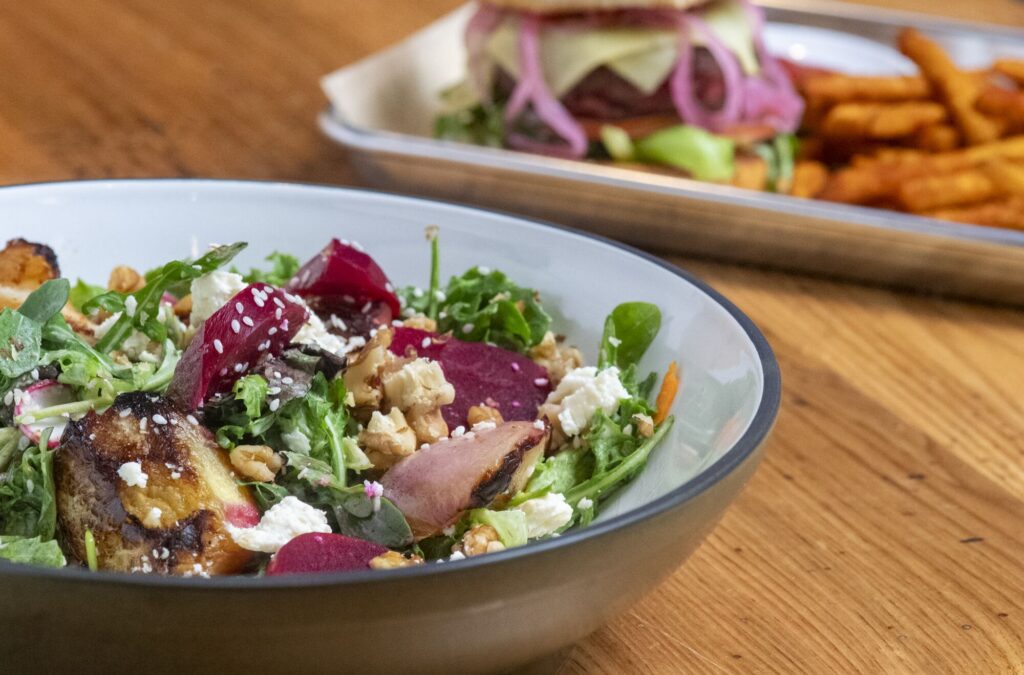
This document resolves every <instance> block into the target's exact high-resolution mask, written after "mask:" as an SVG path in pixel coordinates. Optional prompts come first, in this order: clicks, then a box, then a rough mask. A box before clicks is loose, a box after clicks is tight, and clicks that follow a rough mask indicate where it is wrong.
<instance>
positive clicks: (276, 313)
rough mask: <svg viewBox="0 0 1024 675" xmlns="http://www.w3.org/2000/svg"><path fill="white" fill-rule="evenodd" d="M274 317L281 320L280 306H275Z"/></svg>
mask: <svg viewBox="0 0 1024 675" xmlns="http://www.w3.org/2000/svg"><path fill="white" fill-rule="evenodd" d="M275 299H276V298H275ZM274 319H276V320H277V321H280V320H281V309H280V308H277V309H275V310H274Z"/></svg>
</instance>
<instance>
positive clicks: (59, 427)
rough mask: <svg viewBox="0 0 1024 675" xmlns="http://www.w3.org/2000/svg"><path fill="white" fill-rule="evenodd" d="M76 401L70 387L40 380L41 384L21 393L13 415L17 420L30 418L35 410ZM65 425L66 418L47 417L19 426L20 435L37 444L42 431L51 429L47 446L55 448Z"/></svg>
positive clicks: (58, 443) (52, 381)
mask: <svg viewBox="0 0 1024 675" xmlns="http://www.w3.org/2000/svg"><path fill="white" fill-rule="evenodd" d="M77 400H78V399H76V398H75V393H74V392H73V391H72V390H71V387H68V386H65V385H63V384H61V383H60V382H57V381H56V380H42V381H41V382H36V383H35V384H33V385H32V386H31V387H29V388H28V389H26V390H25V391H24V392H23V393H22V395H21V398H20V399H19V400H18V403H17V405H15V406H14V414H15V416H16V417H19V418H20V417H23V416H25V415H29V416H31V415H32V413H33V412H34V411H36V410H42V409H44V408H51V407H53V406H55V405H63V404H65V403H74V402H75V401H77ZM67 423H68V418H67V417H47V418H45V419H41V420H34V421H32V422H30V423H29V422H26V423H24V424H21V425H20V428H21V433H23V434H25V436H26V437H27V438H28V439H29V440H30V441H32V442H33V443H38V442H39V440H40V439H41V438H42V434H43V431H44V430H45V429H48V428H50V427H53V433H51V434H50V441H49V443H48V445H49V447H51V448H56V447H57V446H58V445H60V438H61V436H63V435H64V427H65V426H66V425H67Z"/></svg>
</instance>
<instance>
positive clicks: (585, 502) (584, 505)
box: [576, 497, 594, 510]
mask: <svg viewBox="0 0 1024 675" xmlns="http://www.w3.org/2000/svg"><path fill="white" fill-rule="evenodd" d="M593 505H594V500H593V499H591V498H590V497H584V498H583V499H581V500H579V501H578V502H576V506H577V507H579V508H581V509H584V510H586V509H589V508H590V507H592V506H593Z"/></svg>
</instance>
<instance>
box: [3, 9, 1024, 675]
mask: <svg viewBox="0 0 1024 675" xmlns="http://www.w3.org/2000/svg"><path fill="white" fill-rule="evenodd" d="M873 1H874V2H876V3H877V4H888V5H893V6H899V7H902V8H908V9H909V8H920V9H922V10H926V11H927V10H929V9H930V11H947V12H949V13H950V14H954V15H956V16H959V17H961V18H970V19H989V20H992V21H996V22H1001V23H1005V24H1016V25H1024V5H1022V4H1019V3H1014V2H1011V1H1010V0H973V1H972V2H970V3H943V4H941V5H934V4H932V3H928V2H927V1H926V0H898V1H895V2H886V1H885V0H873ZM458 3H459V0H390V1H389V2H387V3H380V2H365V1H363V2H357V1H355V0H346V1H339V0H290V1H282V0H259V1H255V0H221V1H220V2H207V1H206V0H176V1H175V2H171V3H163V2H155V1H153V0H149V1H143V0H75V1H72V0H33V2H15V1H14V0H9V1H7V2H2V3H0V183H22V182H28V181H39V180H53V179H68V178H99V177H112V176H118V177H127V176H134V177H141V176H213V177H240V178H262V179H266V178H270V179H285V180H300V181H313V182H328V183H351V182H354V177H353V175H352V174H351V173H350V171H349V170H348V169H347V168H346V165H345V162H344V158H343V155H342V153H341V151H339V150H338V149H336V148H335V147H334V146H333V145H332V144H330V143H328V142H327V141H325V140H324V139H323V138H322V137H321V136H320V134H319V133H318V132H317V130H316V128H315V126H314V116H315V114H316V112H317V111H318V110H319V109H320V107H321V106H322V105H323V104H324V100H323V97H322V95H321V93H320V91H319V89H318V86H317V80H318V78H319V76H321V75H323V74H324V73H326V72H328V71H330V70H332V69H334V68H335V67H338V66H340V65H342V64H344V63H346V62H349V61H351V60H353V59H355V58H357V57H359V56H361V55H364V54H368V53H370V52H372V51H374V50H376V49H378V48H380V47H382V46H384V45H386V44H388V43H390V42H393V41H395V40H398V39H400V38H401V37H402V36H404V35H406V34H408V33H409V32H411V31H413V30H414V29H416V28H417V27H419V26H421V25H424V24H426V23H428V22H429V21H430V20H432V19H433V18H435V17H437V16H439V15H440V14H441V13H443V12H445V11H447V10H449V9H452V8H453V7H455V6H456V5H457V4H458ZM26 234H28V233H26ZM676 262H678V263H679V264H680V265H683V266H685V267H687V268H689V269H691V270H694V271H695V272H697V273H698V274H699V275H701V276H703V277H704V278H706V279H707V280H709V281H710V282H711V283H713V284H714V285H715V286H717V287H718V288H719V289H721V290H722V291H723V292H725V294H726V295H728V296H729V297H730V298H732V299H733V300H734V301H735V302H736V303H737V304H738V305H739V306H740V307H741V308H742V309H743V310H745V311H746V312H747V313H748V314H750V315H751V316H752V317H753V319H754V320H755V321H756V322H757V323H758V325H759V326H761V328H762V329H763V330H764V332H765V333H766V334H767V336H768V338H769V340H770V341H771V343H772V345H773V346H774V348H775V350H776V353H777V355H778V358H779V361H780V362H781V364H782V371H783V378H784V382H785V395H784V401H783V408H782V413H781V415H780V418H779V423H778V427H777V430H776V432H775V435H774V438H773V439H772V441H771V444H770V447H769V448H768V452H767V459H766V461H765V463H764V465H763V466H762V467H761V469H760V471H759V473H758V474H757V476H756V478H755V479H754V480H753V482H752V483H751V485H750V486H749V488H748V489H747V491H746V492H745V493H744V494H743V496H742V497H741V498H740V500H739V501H738V502H737V503H736V505H735V506H734V507H733V508H732V509H731V511H730V512H729V513H728V515H727V516H726V518H725V519H724V521H723V522H722V523H721V525H720V526H719V527H718V529H717V530H716V531H715V533H714V534H713V535H712V536H711V538H710V539H709V540H708V541H707V543H706V544H705V545H704V546H703V547H702V548H701V549H700V551H699V552H698V553H697V554H696V555H695V556H694V557H693V559H692V560H691V561H690V562H689V563H688V564H686V565H685V566H684V567H682V568H681V569H679V570H678V571H677V572H676V573H675V574H674V575H673V576H672V577H671V578H670V579H669V580H668V581H667V582H666V583H665V584H664V585H663V586H661V587H660V588H659V589H658V590H657V591H656V592H654V593H653V594H651V596H649V597H648V598H646V599H645V600H643V601H642V602H641V603H639V604H638V605H637V606H636V607H634V608H633V609H632V610H630V611H629V612H628V613H627V614H626V615H625V616H622V617H621V618H619V619H618V620H616V621H614V622H613V623H612V624H611V625H609V626H607V627H606V628H604V629H602V630H601V631H599V632H598V633H596V634H595V635H593V636H591V637H590V638H588V639H586V640H585V641H584V642H582V643H581V644H580V645H578V646H577V647H576V648H575V649H574V650H573V651H572V652H571V654H570V657H569V660H568V662H567V663H566V666H565V670H566V672H584V671H586V672H630V673H632V672H709V673H715V672H787V673H788V672H810V673H823V672H929V673H938V672H949V673H966V672H1008V671H1015V672H1024V315H1022V313H1021V312H1018V311H1011V310H1008V309H996V308H991V307H983V306H975V305H968V304H962V303H957V302H947V301H942V300H937V299H929V298H923V297H914V296H909V295H901V294H897V293H892V292H888V291H885V290H876V289H868V288H860V287H856V286H848V285H843V284H839V283H832V282H828V281H821V280H815V279H808V278H801V277H795V276H787V275H784V274H778V273H770V272H763V271H757V270H752V269H742V268H736V267H729V266H724V265H718V264H713V263H708V262H698V261H693V260H682V259H679V260H677V261H676Z"/></svg>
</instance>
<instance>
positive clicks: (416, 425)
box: [406, 408, 448, 443]
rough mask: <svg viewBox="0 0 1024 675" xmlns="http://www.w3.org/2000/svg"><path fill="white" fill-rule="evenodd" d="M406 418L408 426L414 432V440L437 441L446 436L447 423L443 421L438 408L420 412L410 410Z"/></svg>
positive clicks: (423, 441)
mask: <svg viewBox="0 0 1024 675" xmlns="http://www.w3.org/2000/svg"><path fill="white" fill-rule="evenodd" d="M406 419H408V420H409V426H410V427H412V430H413V431H414V432H415V433H416V440H417V441H418V442H420V443H437V442H438V441H439V440H441V439H442V438H447V437H448V423H447V422H445V421H444V415H442V414H441V409H440V408H434V409H433V410H429V411H427V412H425V413H420V414H415V413H412V412H410V413H409V414H408V415H406Z"/></svg>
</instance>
